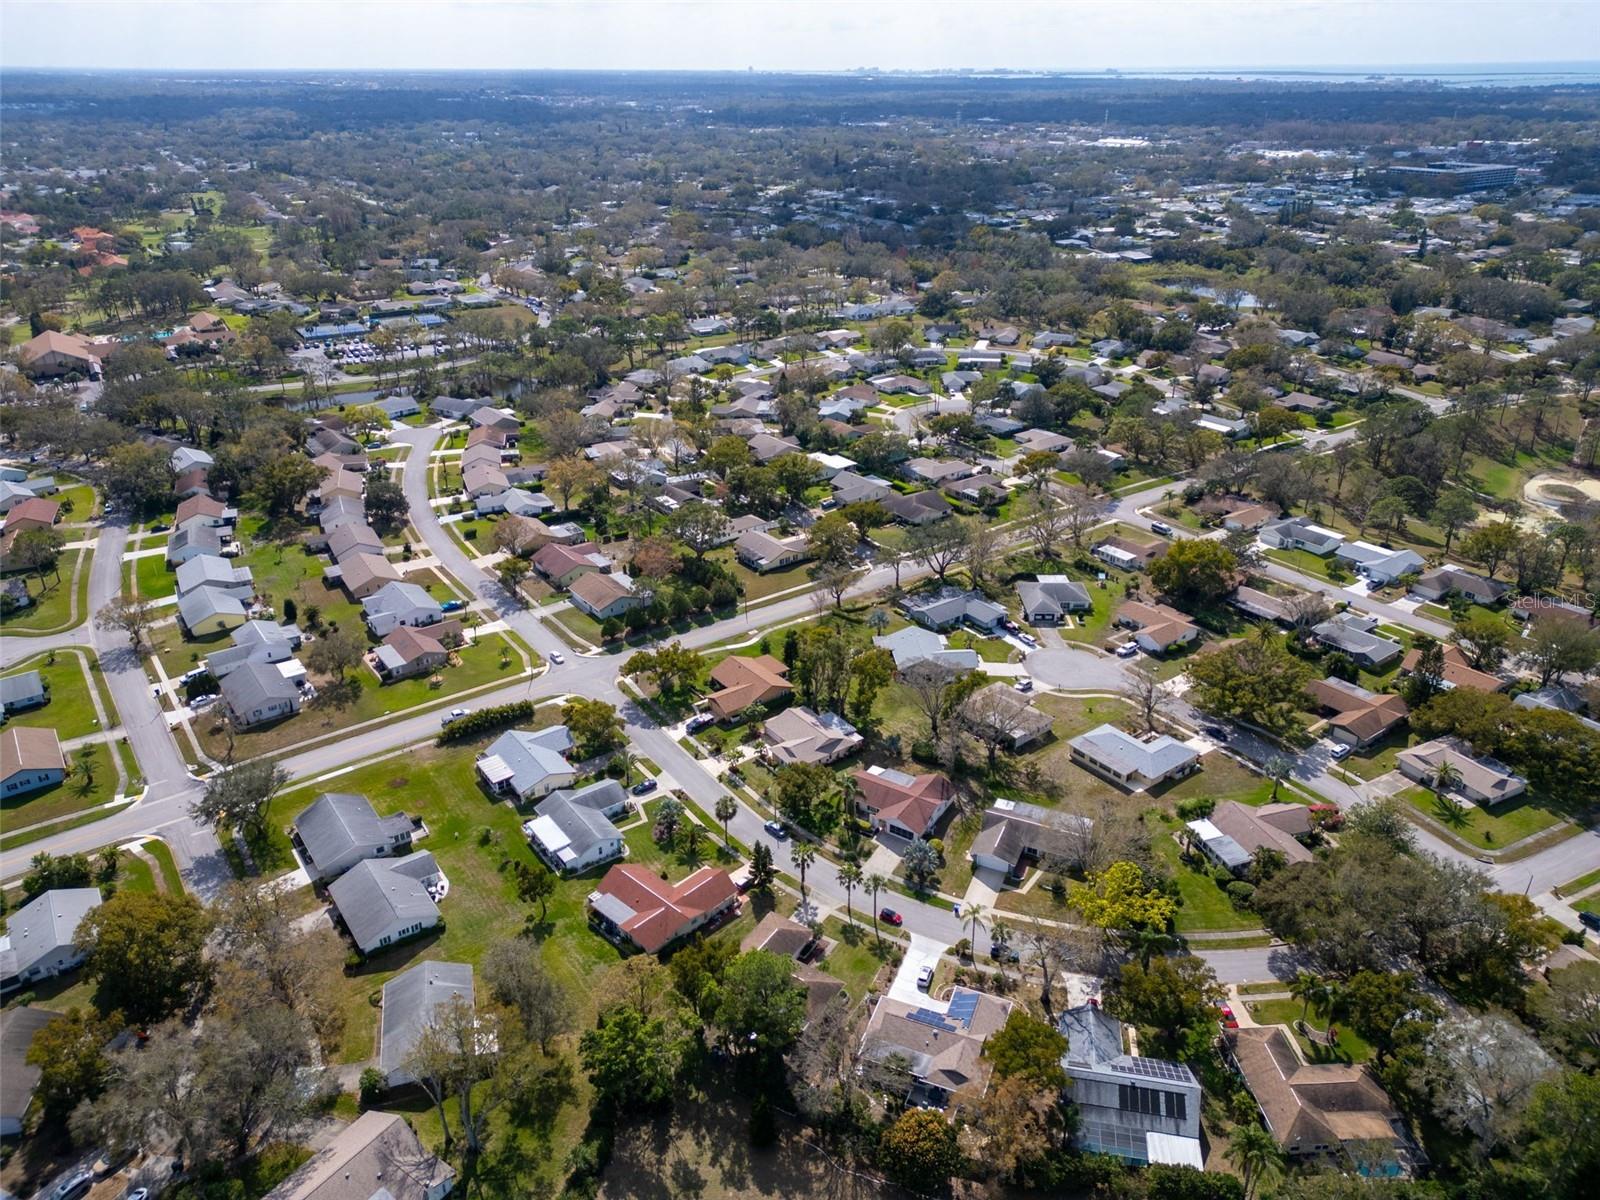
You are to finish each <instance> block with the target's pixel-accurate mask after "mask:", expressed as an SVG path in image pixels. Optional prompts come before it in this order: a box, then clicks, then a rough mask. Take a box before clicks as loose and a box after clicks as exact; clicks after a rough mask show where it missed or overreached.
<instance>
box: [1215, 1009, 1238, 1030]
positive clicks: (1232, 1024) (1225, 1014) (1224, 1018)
mask: <svg viewBox="0 0 1600 1200" xmlns="http://www.w3.org/2000/svg"><path fill="white" fill-rule="evenodd" d="M1217 1019H1218V1020H1219V1021H1221V1022H1222V1027H1223V1028H1224V1029H1237V1028H1239V1018H1238V1017H1236V1016H1234V1015H1233V1009H1232V1007H1230V1006H1229V1005H1226V1004H1219V1005H1217Z"/></svg>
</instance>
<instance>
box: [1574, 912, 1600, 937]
mask: <svg viewBox="0 0 1600 1200" xmlns="http://www.w3.org/2000/svg"><path fill="white" fill-rule="evenodd" d="M1578 920H1579V921H1580V922H1581V923H1582V924H1584V925H1587V926H1588V927H1589V928H1590V929H1593V930H1595V931H1596V932H1600V913H1592V912H1584V911H1583V910H1582V909H1579V910H1578Z"/></svg>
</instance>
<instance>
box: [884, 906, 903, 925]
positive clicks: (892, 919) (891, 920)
mask: <svg viewBox="0 0 1600 1200" xmlns="http://www.w3.org/2000/svg"><path fill="white" fill-rule="evenodd" d="M878 920H880V921H885V922H887V923H888V924H890V925H904V924H905V923H906V919H905V918H904V917H902V916H901V915H900V914H899V913H897V912H895V910H894V909H892V908H886V909H884V910H883V911H882V912H880V913H879V914H878Z"/></svg>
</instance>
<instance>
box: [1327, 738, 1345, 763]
mask: <svg viewBox="0 0 1600 1200" xmlns="http://www.w3.org/2000/svg"><path fill="white" fill-rule="evenodd" d="M1328 754H1329V756H1330V757H1331V758H1332V759H1333V761H1334V762H1343V761H1344V760H1345V759H1347V758H1349V757H1350V746H1349V745H1348V744H1347V743H1345V742H1329V743H1328Z"/></svg>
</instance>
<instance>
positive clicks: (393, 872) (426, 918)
mask: <svg viewBox="0 0 1600 1200" xmlns="http://www.w3.org/2000/svg"><path fill="white" fill-rule="evenodd" d="M443 879H444V875H443V873H442V872H441V871H440V870H439V864H438V863H437V862H436V861H435V860H434V857H433V855H432V854H430V853H429V852H428V851H426V850H416V851H413V852H412V853H410V854H408V855H406V856H405V857H404V858H364V859H362V860H361V861H360V862H358V863H356V865H355V866H353V867H351V868H350V869H349V870H348V871H346V872H345V873H344V874H343V875H341V876H339V878H338V879H335V880H334V881H333V883H332V884H330V885H329V887H328V898H329V899H330V900H331V901H333V906H334V908H335V909H337V910H338V913H339V919H340V920H341V921H343V922H344V927H345V929H346V931H347V932H348V933H349V934H350V938H351V940H352V941H354V942H355V944H356V947H357V949H359V950H360V951H361V953H362V954H375V953H376V952H377V951H379V950H382V949H384V948H385V947H387V946H392V945H394V944H396V943H397V942H403V941H405V940H406V939H407V938H411V937H416V936H417V935H418V934H420V933H422V932H424V931H425V930H428V929H432V928H433V927H434V926H435V925H437V924H438V923H439V906H438V904H437V903H435V901H434V896H435V894H442V891H443Z"/></svg>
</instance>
